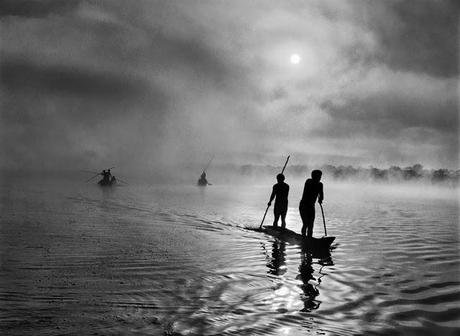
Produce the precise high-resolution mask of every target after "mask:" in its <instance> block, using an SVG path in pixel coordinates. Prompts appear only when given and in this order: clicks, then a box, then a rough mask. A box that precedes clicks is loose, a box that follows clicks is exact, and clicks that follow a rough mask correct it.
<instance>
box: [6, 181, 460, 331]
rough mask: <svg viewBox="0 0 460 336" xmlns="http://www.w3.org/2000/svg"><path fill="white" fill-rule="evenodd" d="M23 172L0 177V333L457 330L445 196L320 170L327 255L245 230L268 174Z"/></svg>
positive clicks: (294, 212)
mask: <svg viewBox="0 0 460 336" xmlns="http://www.w3.org/2000/svg"><path fill="white" fill-rule="evenodd" d="M32 182H33V181H32V180H31V179H29V180H28V181H27V182H26V181H24V180H22V179H17V180H8V181H4V182H3V184H2V186H1V195H2V199H1V208H2V215H1V226H0V230H1V231H0V237H1V239H2V244H1V248H0V257H1V264H2V268H1V271H0V284H1V285H0V295H1V298H2V306H1V307H0V328H1V330H2V333H4V334H8V335H53V334H56V335H58V334H62V333H65V334H71V335H77V334H82V333H83V334H101V335H115V334H133V333H135V334H139V335H152V334H153V335H162V334H164V333H165V332H169V333H172V332H176V333H177V335H216V334H219V335H248V334H251V335H305V334H326V335H355V334H366V335H369V334H373V335H388V334H392V335H419V334H425V335H438V334H439V333H441V334H443V335H455V334H456V333H457V331H458V328H459V325H458V321H459V319H458V317H459V314H460V310H459V309H458V307H459V304H460V291H459V285H460V279H459V267H460V254H459V252H460V250H459V246H460V245H459V228H458V216H459V213H458V194H457V193H456V190H455V191H454V190H451V189H435V188H426V187H423V186H418V187H414V186H409V187H404V188H403V187H401V188H397V189H396V188H395V187H394V186H378V187H377V186H376V185H368V184H356V183H352V184H343V183H340V184H337V183H330V182H329V181H327V180H325V181H324V183H325V201H324V210H325V215H326V223H327V230H328V235H332V236H336V237H337V238H336V241H335V244H334V246H333V247H334V248H333V250H332V251H331V252H330V254H329V255H323V256H312V255H309V254H308V253H306V252H305V251H303V250H302V249H301V247H300V246H298V245H295V244H291V243H289V242H284V241H280V240H277V239H275V238H274V237H271V236H268V235H265V234H264V233H260V232H254V231H250V230H247V228H254V227H258V225H259V224H260V220H261V217H262V215H263V211H264V209H265V206H266V202H267V201H268V197H269V193H270V191H271V183H265V184H262V183H259V184H246V185H244V184H240V185H236V186H231V185H228V184H220V185H219V184H218V183H215V184H214V185H212V186H208V187H206V188H198V187H196V186H195V185H193V184H189V185H183V184H176V185H165V184H162V185H148V184H145V183H144V184H137V183H134V184H130V185H126V186H118V187H115V188H112V189H103V188H99V187H97V186H96V185H94V184H83V183H81V182H79V181H74V180H55V181H53V180H50V179H48V180H36V181H35V183H32ZM298 182H300V183H298ZM287 183H289V184H290V185H291V192H290V198H289V202H290V203H289V210H288V216H287V225H288V228H290V229H292V230H294V231H297V232H300V227H301V222H300V217H299V215H298V209H297V207H298V201H299V198H300V196H301V192H302V187H303V185H302V183H301V181H300V180H299V181H294V180H292V179H287ZM435 190H437V191H436V192H435ZM318 215H319V214H317V218H316V223H315V230H314V235H315V236H317V237H320V236H322V235H324V229H323V227H322V222H321V217H319V216H318ZM272 218H273V217H272V214H271V211H270V212H269V214H268V216H267V219H266V224H270V222H271V221H272Z"/></svg>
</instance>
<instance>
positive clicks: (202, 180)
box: [197, 178, 209, 187]
mask: <svg viewBox="0 0 460 336" xmlns="http://www.w3.org/2000/svg"><path fill="white" fill-rule="evenodd" d="M208 184H209V183H208V181H207V180H206V179H201V178H200V179H199V180H198V182H197V185H198V186H200V187H204V186H207V185H208Z"/></svg>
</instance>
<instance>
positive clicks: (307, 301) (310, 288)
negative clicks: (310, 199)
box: [267, 239, 334, 312]
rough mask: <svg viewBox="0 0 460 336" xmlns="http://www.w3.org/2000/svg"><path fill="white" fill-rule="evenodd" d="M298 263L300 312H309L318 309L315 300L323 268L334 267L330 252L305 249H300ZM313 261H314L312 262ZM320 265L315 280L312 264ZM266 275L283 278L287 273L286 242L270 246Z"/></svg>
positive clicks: (276, 240)
mask: <svg viewBox="0 0 460 336" xmlns="http://www.w3.org/2000/svg"><path fill="white" fill-rule="evenodd" d="M300 250H301V251H300V263H299V267H298V274H297V276H296V279H297V280H300V282H301V283H300V284H299V285H298V287H299V288H300V289H301V294H300V300H301V301H302V302H303V308H301V309H300V311H301V312H310V311H312V310H315V309H318V308H319V306H320V304H321V302H320V301H318V300H316V298H317V296H318V295H319V294H320V293H319V289H318V286H319V285H320V283H321V281H322V280H321V278H322V277H323V276H324V275H325V274H324V273H322V270H323V268H324V267H325V266H332V265H334V263H333V261H332V256H331V253H330V251H322V252H320V253H319V252H316V251H312V250H310V249H307V248H302V247H301V248H300ZM313 259H315V261H314V260H313ZM314 263H315V264H318V265H320V268H319V270H318V271H317V274H319V275H317V277H316V278H315V276H314V275H315V269H314V267H313V264H314ZM267 268H268V273H269V274H271V275H275V276H284V275H285V274H286V272H287V271H288V268H287V265H286V242H284V241H282V240H279V239H275V241H274V242H273V244H272V251H271V258H269V260H268V262H267Z"/></svg>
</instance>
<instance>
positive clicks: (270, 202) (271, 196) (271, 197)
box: [267, 186, 275, 206]
mask: <svg viewBox="0 0 460 336" xmlns="http://www.w3.org/2000/svg"><path fill="white" fill-rule="evenodd" d="M274 198H275V186H273V190H272V194H271V195H270V201H268V204H267V205H268V206H270V205H272V201H273V199H274Z"/></svg>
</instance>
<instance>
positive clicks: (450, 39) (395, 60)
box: [369, 0, 460, 77]
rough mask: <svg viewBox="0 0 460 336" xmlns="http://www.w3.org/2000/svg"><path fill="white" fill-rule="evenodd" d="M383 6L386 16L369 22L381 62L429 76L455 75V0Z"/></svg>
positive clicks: (394, 1) (457, 6) (421, 0)
mask: <svg viewBox="0 0 460 336" xmlns="http://www.w3.org/2000/svg"><path fill="white" fill-rule="evenodd" d="M385 6H388V13H389V14H390V15H384V16H381V17H380V18H376V20H374V21H373V22H369V26H370V28H371V29H374V30H375V31H376V33H377V38H378V39H379V42H380V44H381V45H380V50H379V56H378V57H379V59H380V61H381V62H384V63H387V64H389V65H390V66H391V67H392V68H394V69H396V70H406V71H413V72H419V73H427V74H429V75H433V76H440V77H453V76H455V75H457V74H458V41H459V30H458V28H459V21H458V17H459V10H460V2H459V1H457V0H444V1H433V0H419V1H400V0H392V1H385ZM378 13H380V12H378ZM372 16H374V15H372ZM371 19H372V18H371ZM386 19H387V20H386Z"/></svg>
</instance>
